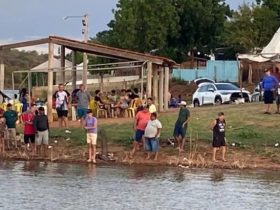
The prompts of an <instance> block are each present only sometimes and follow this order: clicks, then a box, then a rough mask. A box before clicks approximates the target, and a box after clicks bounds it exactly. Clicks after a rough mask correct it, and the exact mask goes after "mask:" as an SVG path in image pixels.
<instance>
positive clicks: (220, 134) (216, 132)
mask: <svg viewBox="0 0 280 210" xmlns="http://www.w3.org/2000/svg"><path fill="white" fill-rule="evenodd" d="M211 129H212V131H213V142H212V146H213V157H212V160H213V161H214V162H217V160H216V153H217V150H218V149H219V148H222V160H223V161H226V159H225V154H226V140H225V129H226V121H225V118H224V113H223V112H220V113H218V118H217V119H215V120H214V121H213V123H212V125H211Z"/></svg>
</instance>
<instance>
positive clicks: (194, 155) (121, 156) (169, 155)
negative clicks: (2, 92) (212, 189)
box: [2, 110, 280, 170]
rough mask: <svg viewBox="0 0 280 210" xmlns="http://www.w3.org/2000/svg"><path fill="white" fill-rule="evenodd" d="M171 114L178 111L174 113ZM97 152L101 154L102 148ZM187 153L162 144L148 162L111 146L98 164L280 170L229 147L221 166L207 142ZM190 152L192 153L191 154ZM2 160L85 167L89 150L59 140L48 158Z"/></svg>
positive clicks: (14, 155) (13, 154)
mask: <svg viewBox="0 0 280 210" xmlns="http://www.w3.org/2000/svg"><path fill="white" fill-rule="evenodd" d="M171 111H172V112H174V111H176V110H171ZM127 122H133V119H127V118H121V119H101V120H100V121H99V124H114V123H127ZM70 126H71V127H78V126H79V122H77V121H76V122H71V123H70ZM52 127H57V122H55V123H53V124H52ZM97 150H98V151H99V153H100V152H101V148H100V146H98V148H97ZM186 150H187V151H186V152H182V153H180V154H179V152H178V150H177V149H175V148H174V147H172V146H171V145H167V144H166V142H162V147H161V149H160V153H159V160H158V161H154V160H146V159H145V157H146V154H145V152H144V151H141V150H140V151H138V152H137V153H136V155H135V156H134V158H133V159H130V158H129V155H128V154H129V151H128V149H127V148H125V147H122V146H118V145H112V144H110V145H108V152H109V156H110V158H111V159H112V160H111V161H103V160H98V162H97V164H126V165H153V166H158V165H162V166H174V167H181V168H225V169H268V170H280V164H279V163H277V162H274V161H273V160H272V159H271V158H265V157H260V156H257V155H256V153H254V152H253V151H248V150H245V149H241V148H237V147H231V146H230V147H228V151H227V156H226V158H227V162H223V161H221V160H219V155H220V154H219V153H218V158H217V159H218V160H219V161H218V162H213V161H211V157H212V156H211V155H212V153H211V152H212V148H211V145H209V144H207V143H205V141H200V140H197V141H192V147H191V149H190V142H187V143H186ZM190 150H191V152H189V151H190ZM2 158H4V159H9V160H38V161H39V160H40V161H52V162H66V163H82V164H86V158H87V148H86V146H73V145H71V141H69V140H68V139H66V138H63V137H60V138H59V139H51V140H50V148H49V149H48V157H45V158H42V157H39V156H31V155H30V154H29V152H25V151H24V149H15V150H10V151H6V153H5V154H4V155H2Z"/></svg>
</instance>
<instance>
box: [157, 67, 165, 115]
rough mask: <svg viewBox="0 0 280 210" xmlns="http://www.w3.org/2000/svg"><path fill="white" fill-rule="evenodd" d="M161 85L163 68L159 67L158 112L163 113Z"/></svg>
mask: <svg viewBox="0 0 280 210" xmlns="http://www.w3.org/2000/svg"><path fill="white" fill-rule="evenodd" d="M163 83H164V68H163V67H160V71H159V89H158V91H159V108H158V110H159V112H162V111H163V86H164V85H163Z"/></svg>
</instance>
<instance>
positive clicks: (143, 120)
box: [130, 106, 151, 158]
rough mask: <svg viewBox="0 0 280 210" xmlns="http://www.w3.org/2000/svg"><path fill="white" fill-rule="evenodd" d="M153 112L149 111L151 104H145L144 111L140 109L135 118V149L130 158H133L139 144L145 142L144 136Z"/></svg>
mask: <svg viewBox="0 0 280 210" xmlns="http://www.w3.org/2000/svg"><path fill="white" fill-rule="evenodd" d="M150 117H151V113H150V112H149V106H144V108H143V110H142V111H139V112H138V113H137V114H136V116H135V120H134V126H133V128H134V131H135V138H134V141H133V149H132V150H131V152H130V158H133V155H134V154H135V152H136V150H137V149H138V148H139V146H140V145H141V144H142V143H143V140H144V139H143V137H144V134H145V129H146V127H147V124H148V122H149V120H150Z"/></svg>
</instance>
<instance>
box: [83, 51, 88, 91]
mask: <svg viewBox="0 0 280 210" xmlns="http://www.w3.org/2000/svg"><path fill="white" fill-rule="evenodd" d="M87 60H88V56H87V54H86V53H83V76H82V77H83V84H84V85H85V86H86V85H87V73H88V64H87Z"/></svg>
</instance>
